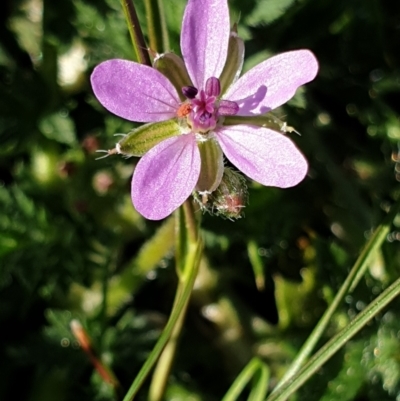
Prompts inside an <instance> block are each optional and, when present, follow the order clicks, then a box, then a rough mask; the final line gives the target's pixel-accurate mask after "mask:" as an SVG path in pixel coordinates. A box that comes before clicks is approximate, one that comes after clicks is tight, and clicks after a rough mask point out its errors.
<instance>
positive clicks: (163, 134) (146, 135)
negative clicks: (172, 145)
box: [114, 119, 181, 157]
mask: <svg viewBox="0 0 400 401" xmlns="http://www.w3.org/2000/svg"><path fill="white" fill-rule="evenodd" d="M180 133H181V127H180V126H179V124H178V122H177V120H175V119H172V120H168V121H162V122H159V123H149V124H144V125H142V126H141V127H139V128H136V129H135V130H133V131H131V132H129V133H128V134H126V135H125V136H124V137H123V138H122V139H121V140H120V141H119V142H118V143H117V145H116V146H115V152H114V153H118V154H121V155H124V156H138V157H140V156H143V155H144V154H145V153H146V152H147V151H149V150H150V149H151V148H152V147H153V146H156V145H157V144H159V143H160V142H162V141H164V140H165V139H168V138H171V137H173V136H177V135H179V134H180Z"/></svg>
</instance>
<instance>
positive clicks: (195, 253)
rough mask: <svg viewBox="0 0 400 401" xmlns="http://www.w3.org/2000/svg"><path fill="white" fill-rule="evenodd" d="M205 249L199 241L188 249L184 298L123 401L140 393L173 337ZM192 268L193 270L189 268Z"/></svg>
mask: <svg viewBox="0 0 400 401" xmlns="http://www.w3.org/2000/svg"><path fill="white" fill-rule="evenodd" d="M202 249H203V245H202V241H201V240H199V241H198V242H196V244H194V243H191V244H190V245H189V248H188V252H187V257H186V263H185V265H186V266H185V268H184V270H185V271H188V272H189V274H188V275H187V279H186V280H185V285H184V288H183V292H182V296H181V297H180V298H179V300H178V301H177V302H176V304H175V305H174V307H173V309H172V311H171V315H170V317H169V320H168V323H167V325H166V326H165V329H164V331H163V333H162V335H161V337H160V338H159V340H158V341H157V343H156V345H155V347H154V348H153V350H152V351H151V353H150V355H149V357H148V358H147V360H146V362H145V363H144V365H143V367H142V368H141V369H140V371H139V373H138V374H137V376H136V378H135V380H134V381H133V383H132V385H131V387H130V388H129V390H128V392H127V394H126V395H125V397H124V399H123V401H132V400H133V399H134V397H135V395H136V394H137V392H138V391H139V389H140V387H141V385H142V384H143V382H144V381H145V379H146V377H147V375H148V374H149V373H150V371H151V369H152V368H153V366H154V365H155V363H156V362H157V360H158V358H159V356H160V355H161V353H162V351H163V349H164V347H165V346H166V345H167V343H168V341H169V339H170V338H171V335H172V333H173V330H174V327H175V325H176V324H177V322H178V320H179V319H180V318H181V315H182V312H183V311H184V310H185V307H186V305H187V302H188V298H189V297H190V295H191V292H192V289H193V285H194V281H195V279H196V276H197V272H198V268H199V261H200V256H201V252H202ZM189 266H191V268H189Z"/></svg>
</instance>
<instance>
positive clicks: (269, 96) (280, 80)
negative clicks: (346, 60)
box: [223, 50, 318, 116]
mask: <svg viewBox="0 0 400 401" xmlns="http://www.w3.org/2000/svg"><path fill="white" fill-rule="evenodd" d="M317 72H318V62H317V59H316V58H315V56H314V55H313V54H312V53H311V52H310V51H309V50H296V51H291V52H287V53H282V54H279V55H277V56H274V57H271V58H269V59H268V60H266V61H264V62H262V63H260V64H258V65H257V66H255V67H254V68H252V69H251V70H250V71H248V72H247V73H246V74H244V75H243V76H242V77H241V78H239V80H238V81H236V82H235V83H234V84H233V85H232V86H231V87H230V88H229V89H228V91H227V92H226V93H225V95H224V96H223V97H224V99H228V100H232V101H234V102H236V103H237V104H238V105H239V111H238V113H237V115H239V116H252V115H258V114H263V113H267V112H269V111H271V110H273V109H275V108H277V107H279V106H281V105H282V104H284V103H286V102H287V101H288V100H289V99H291V98H292V97H293V96H294V94H295V92H296V90H297V88H298V87H299V86H301V85H304V84H305V83H307V82H310V81H312V80H313V79H314V78H315V76H316V75H317Z"/></svg>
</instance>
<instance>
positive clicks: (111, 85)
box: [91, 59, 180, 122]
mask: <svg viewBox="0 0 400 401" xmlns="http://www.w3.org/2000/svg"><path fill="white" fill-rule="evenodd" d="M91 82H92V88H93V91H94V94H95V95H96V97H97V99H98V100H99V102H100V103H101V104H102V105H103V106H104V107H105V108H106V109H107V110H109V111H111V112H112V113H114V114H116V115H117V116H119V117H122V118H126V119H127V120H131V121H137V122H157V121H164V120H169V119H170V118H173V117H175V116H176V110H177V109H178V107H179V103H180V100H179V96H178V94H177V92H176V89H175V88H174V86H173V85H172V84H171V83H170V81H169V80H168V79H167V78H166V77H165V76H164V75H162V74H161V73H160V72H158V71H157V70H156V69H154V68H151V67H148V66H145V65H142V64H138V63H134V62H132V61H128V60H119V59H114V60H108V61H105V62H103V63H101V64H99V65H98V66H97V67H96V68H95V69H94V71H93V74H92V76H91Z"/></svg>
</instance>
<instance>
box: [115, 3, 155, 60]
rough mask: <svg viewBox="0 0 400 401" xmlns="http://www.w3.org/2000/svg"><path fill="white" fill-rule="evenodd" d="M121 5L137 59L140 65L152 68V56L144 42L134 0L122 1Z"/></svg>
mask: <svg viewBox="0 0 400 401" xmlns="http://www.w3.org/2000/svg"><path fill="white" fill-rule="evenodd" d="M121 3H122V8H123V10H124V14H125V18H126V23H127V25H128V29H129V34H130V36H131V40H132V44H133V50H134V51H135V55H136V59H137V61H138V62H139V63H140V64H144V65H148V66H151V60H150V56H149V53H148V51H147V46H146V42H145V40H144V36H143V32H142V29H141V27H140V23H139V19H138V16H137V13H136V9H135V6H134V5H133V2H132V0H121Z"/></svg>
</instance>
